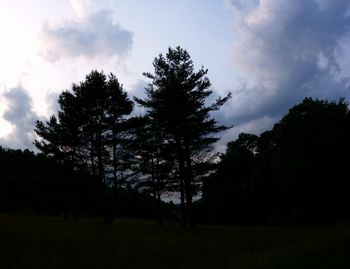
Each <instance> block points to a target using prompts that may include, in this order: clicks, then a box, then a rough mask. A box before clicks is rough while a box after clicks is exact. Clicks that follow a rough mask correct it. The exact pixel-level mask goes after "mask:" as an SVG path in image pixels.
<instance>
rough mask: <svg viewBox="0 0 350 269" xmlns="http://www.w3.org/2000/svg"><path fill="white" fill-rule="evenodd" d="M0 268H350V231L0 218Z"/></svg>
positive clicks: (341, 227)
mask: <svg viewBox="0 0 350 269" xmlns="http://www.w3.org/2000/svg"><path fill="white" fill-rule="evenodd" d="M0 268H2V269H7V268H28V269H29V268H35V269H38V268H45V269H48V268H65V269H69V268H79V269H88V268H101V269H104V268H155V269H156V268H162V269H165V268H174V269H175V268H177V269H182V268H201V269H204V268H232V269H235V268H237V269H240V268H276V269H283V268H293V269H297V268H298V269H299V268H308V269H310V268H315V269H316V268H317V269H322V268H327V269H341V268H347V269H348V268H350V225H345V224H344V225H334V226H316V227H315V226H303V227H217V226H206V227H204V226H200V227H197V228H195V229H187V228H182V227H180V226H178V225H175V224H168V225H165V226H163V227H157V226H156V225H155V224H154V223H152V222H147V221H136V220H119V221H117V222H116V223H115V224H113V225H110V226H105V225H103V224H102V223H100V222H99V221H97V220H80V221H79V222H78V223H74V222H70V221H68V222H64V221H63V220H62V219H61V218H49V217H34V216H4V215H0Z"/></svg>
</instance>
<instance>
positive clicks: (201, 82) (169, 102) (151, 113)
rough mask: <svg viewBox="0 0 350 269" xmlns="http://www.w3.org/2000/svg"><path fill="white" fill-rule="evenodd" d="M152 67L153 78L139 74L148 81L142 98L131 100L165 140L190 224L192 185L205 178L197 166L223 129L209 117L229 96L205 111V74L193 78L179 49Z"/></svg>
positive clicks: (184, 214) (204, 171) (207, 85)
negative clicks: (173, 162) (172, 155)
mask: <svg viewBox="0 0 350 269" xmlns="http://www.w3.org/2000/svg"><path fill="white" fill-rule="evenodd" d="M153 66H154V74H151V73H144V76H145V77H147V78H148V79H150V80H151V83H150V85H149V87H148V88H146V94H147V98H146V99H138V98H136V102H137V103H139V104H140V105H142V106H143V107H145V108H146V110H147V113H146V115H147V117H149V119H150V120H151V121H153V122H154V123H155V125H156V126H157V127H158V128H160V129H161V130H162V132H163V133H164V134H166V135H167V139H168V141H167V143H170V144H172V145H173V150H174V152H175V154H176V164H175V165H176V169H177V171H178V182H179V183H178V186H179V188H178V190H179V191H180V195H181V205H182V217H183V221H184V222H185V221H186V220H188V221H189V222H190V223H191V224H192V214H191V211H192V200H193V196H194V195H195V194H196V192H197V187H198V182H200V181H201V178H202V176H203V175H205V174H207V173H208V169H206V168H208V167H209V166H207V165H203V164H204V163H205V162H207V158H205V157H204V156H208V155H209V154H210V153H211V151H212V149H213V144H214V143H215V142H216V141H218V140H219V138H218V137H213V134H216V133H218V132H220V131H223V130H226V129H227V127H225V126H221V125H217V122H216V121H215V120H214V119H213V118H212V117H211V116H210V112H212V111H215V110H218V109H220V107H221V106H222V105H223V104H224V103H225V102H226V101H227V100H228V99H229V98H230V95H227V96H226V97H225V98H218V99H217V100H216V101H215V102H214V103H213V104H211V105H206V103H205V101H206V100H207V98H208V97H209V96H210V95H211V94H212V91H211V90H210V89H209V88H210V86H211V84H210V81H209V79H208V78H207V77H206V74H207V72H208V71H207V70H206V69H204V68H203V67H202V68H201V69H200V70H199V71H198V72H195V71H194V66H193V62H192V60H191V57H190V55H189V53H188V52H187V51H186V50H184V49H182V48H180V47H177V48H175V49H172V48H169V50H168V53H167V54H166V55H165V56H163V55H162V54H160V55H159V56H158V57H157V58H155V60H154V62H153ZM200 164H201V165H200ZM185 200H186V202H185ZM185 205H186V208H185Z"/></svg>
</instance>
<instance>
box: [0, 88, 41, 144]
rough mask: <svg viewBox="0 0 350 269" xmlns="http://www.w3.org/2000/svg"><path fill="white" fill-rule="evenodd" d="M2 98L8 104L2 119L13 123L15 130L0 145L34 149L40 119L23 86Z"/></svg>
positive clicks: (10, 91)
mask: <svg viewBox="0 0 350 269" xmlns="http://www.w3.org/2000/svg"><path fill="white" fill-rule="evenodd" d="M2 98H3V99H4V100H5V102H6V103H7V109H6V110H5V112H4V114H3V116H2V118H3V119H4V120H6V121H8V122H9V123H11V125H12V126H13V129H12V132H11V133H10V134H9V135H7V136H6V137H5V138H1V139H0V144H1V145H2V146H5V147H10V148H20V149H24V148H28V147H29V148H30V149H34V146H33V145H32V143H33V140H34V138H33V137H34V136H33V135H34V132H33V128H34V125H35V121H36V120H37V119H39V117H38V116H37V115H36V113H35V112H34V111H33V107H32V99H31V97H30V96H29V94H28V92H27V91H26V90H25V89H24V88H23V87H22V86H17V87H15V88H12V89H9V90H7V91H5V93H4V94H3V95H2Z"/></svg>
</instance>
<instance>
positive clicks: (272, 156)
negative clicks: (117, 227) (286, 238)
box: [0, 47, 350, 225]
mask: <svg viewBox="0 0 350 269" xmlns="http://www.w3.org/2000/svg"><path fill="white" fill-rule="evenodd" d="M153 66H154V72H153V73H144V76H145V77H146V78H147V79H149V84H148V86H147V87H146V88H145V98H135V97H134V98H133V99H131V98H130V97H129V96H128V94H127V92H126V91H125V90H124V88H123V85H122V84H121V83H120V82H119V81H118V79H117V77H116V76H115V75H113V74H110V75H108V76H106V75H105V74H104V73H103V72H98V71H92V72H91V73H90V74H88V75H87V76H86V78H85V80H84V81H82V82H80V83H78V84H73V86H72V88H71V89H70V90H67V91H64V92H62V94H61V95H60V96H59V99H58V103H59V110H58V111H57V113H56V114H55V115H52V116H51V117H50V119H49V120H48V121H46V122H42V121H37V122H36V126H35V132H36V134H37V140H35V141H34V144H35V146H36V147H37V148H38V149H39V151H40V153H39V154H37V155H34V154H33V153H31V152H29V151H28V150H25V151H24V152H22V151H14V150H4V149H2V148H0V173H1V176H0V212H26V211H28V212H37V213H39V214H64V215H65V216H66V217H68V215H69V214H72V215H73V217H74V218H77V216H78V214H79V215H88V216H99V217H102V218H103V220H104V222H105V223H111V222H112V221H113V219H114V218H115V217H139V218H154V219H157V220H158V223H160V224H161V223H162V221H163V220H164V219H166V220H180V221H181V222H182V223H183V224H190V225H193V224H194V223H196V222H205V223H226V224H239V225H241V224H281V223H286V224H290V223H313V222H317V223H321V222H322V223H327V222H336V221H348V220H350V214H349V212H348V211H349V206H350V198H349V197H350V196H349V195H348V190H349V187H350V183H349V175H348V171H347V170H346V168H347V167H348V163H349V159H350V158H349V150H350V139H349V137H350V136H349V135H350V112H349V108H348V104H347V103H346V102H345V101H344V100H340V101H339V102H328V101H322V100H313V99H311V98H306V99H305V100H304V101H303V102H302V103H300V104H298V105H296V106H294V107H293V108H291V109H290V110H289V112H288V114H287V115H286V116H284V117H283V118H282V120H281V121H279V122H278V123H276V124H275V126H274V127H273V129H272V130H270V131H266V132H264V133H262V134H261V135H259V136H257V135H254V134H245V133H242V134H240V135H239V137H238V138H237V139H236V140H234V141H232V142H229V143H228V144H227V149H226V152H225V153H224V154H221V155H220V154H218V153H215V150H214V145H215V143H216V142H217V141H218V140H219V139H220V137H219V136H218V134H219V133H220V132H221V131H224V130H227V129H228V127H226V126H223V125H219V124H218V123H217V122H216V121H215V119H214V118H213V117H212V116H211V113H212V112H213V111H216V110H219V109H220V108H221V107H222V106H223V105H224V104H225V103H226V102H227V100H228V99H229V98H230V94H228V95H227V96H225V97H224V98H218V99H216V100H215V101H213V102H212V103H210V102H209V100H210V99H212V98H210V97H211V94H212V91H211V90H210V86H211V84H210V81H209V79H208V78H207V77H206V75H207V70H206V69H204V68H203V67H202V68H201V69H199V70H198V71H195V70H194V66H193V62H192V60H191V57H190V55H189V54H188V52H187V51H186V50H184V49H182V48H180V47H177V48H175V49H172V48H169V50H168V52H167V54H166V55H162V54H160V55H159V56H158V57H156V58H155V60H154V62H153ZM135 106H140V107H141V108H142V110H143V111H144V113H143V114H142V115H137V114H136V112H135ZM169 197H170V198H173V199H176V200H178V202H179V204H178V205H174V204H171V203H165V202H164V201H165V200H167V199H169Z"/></svg>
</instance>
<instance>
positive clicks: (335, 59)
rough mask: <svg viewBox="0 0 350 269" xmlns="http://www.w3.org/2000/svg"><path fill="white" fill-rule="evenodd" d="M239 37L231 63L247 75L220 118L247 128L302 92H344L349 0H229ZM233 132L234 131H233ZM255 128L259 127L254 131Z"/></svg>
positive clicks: (303, 94)
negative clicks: (342, 60) (233, 60)
mask: <svg viewBox="0 0 350 269" xmlns="http://www.w3.org/2000/svg"><path fill="white" fill-rule="evenodd" d="M227 3H228V4H229V6H230V7H231V8H232V12H233V16H234V31H235V32H236V34H237V36H238V38H239V41H238V42H237V44H236V45H235V46H234V59H235V64H236V65H237V66H238V68H239V70H240V72H241V73H240V75H241V76H242V78H243V79H244V80H245V81H246V83H245V85H243V86H242V87H241V88H240V89H237V90H235V91H233V98H232V100H231V101H230V105H228V106H226V107H225V108H224V109H223V111H222V113H221V115H220V118H221V119H222V120H224V121H225V122H231V123H233V124H237V125H238V129H239V127H240V126H249V128H248V129H249V130H250V131H252V130H254V128H253V126H252V124H253V125H256V126H257V128H256V130H258V129H259V130H260V131H261V130H262V129H263V128H262V125H261V124H262V123H264V122H266V128H270V127H271V122H270V121H269V120H268V121H266V119H267V118H271V119H276V120H277V119H279V118H280V117H281V116H282V115H283V114H284V113H286V112H287V110H288V108H290V107H291V106H292V105H294V104H296V103H298V102H300V101H301V100H302V99H303V98H304V97H306V96H311V97H314V98H326V99H331V100H336V99H339V98H340V97H345V98H349V93H350V92H349V70H346V69H345V68H344V66H343V65H342V64H341V59H342V57H343V56H344V53H345V52H346V50H348V49H349V46H348V45H347V44H349V43H347V42H346V41H347V40H349V39H348V38H349V36H350V17H349V9H350V1H348V0H337V1H334V0H307V1H305V0H293V1H290V0H245V1H242V0H228V1H227ZM232 132H233V131H232ZM257 132H258V131H257Z"/></svg>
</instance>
